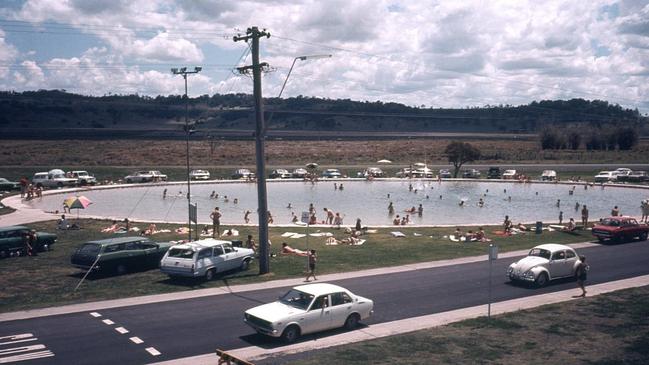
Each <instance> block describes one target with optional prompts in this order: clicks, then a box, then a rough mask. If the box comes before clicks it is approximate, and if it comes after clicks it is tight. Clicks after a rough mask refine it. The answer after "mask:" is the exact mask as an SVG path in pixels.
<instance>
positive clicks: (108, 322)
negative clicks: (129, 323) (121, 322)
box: [102, 319, 115, 326]
mask: <svg viewBox="0 0 649 365" xmlns="http://www.w3.org/2000/svg"><path fill="white" fill-rule="evenodd" d="M102 322H104V323H106V324H107V325H109V326H110V325H112V324H115V322H113V321H111V320H110V319H104V320H103V321H102Z"/></svg>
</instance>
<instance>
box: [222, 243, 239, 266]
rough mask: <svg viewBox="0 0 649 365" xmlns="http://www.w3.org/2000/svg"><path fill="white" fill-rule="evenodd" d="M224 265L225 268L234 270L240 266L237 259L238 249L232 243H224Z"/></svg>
mask: <svg viewBox="0 0 649 365" xmlns="http://www.w3.org/2000/svg"><path fill="white" fill-rule="evenodd" d="M223 252H224V254H223V267H224V268H225V270H233V269H236V268H237V267H239V265H240V264H239V260H237V251H235V250H234V248H233V247H232V245H230V244H227V243H226V244H223Z"/></svg>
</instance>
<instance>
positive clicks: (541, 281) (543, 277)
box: [534, 272, 548, 288]
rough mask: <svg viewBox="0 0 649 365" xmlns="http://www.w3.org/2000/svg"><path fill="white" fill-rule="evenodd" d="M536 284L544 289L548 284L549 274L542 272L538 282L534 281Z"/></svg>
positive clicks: (537, 279)
mask: <svg viewBox="0 0 649 365" xmlns="http://www.w3.org/2000/svg"><path fill="white" fill-rule="evenodd" d="M534 283H535V284H536V286H537V287H539V288H542V287H544V286H545V285H546V284H547V283H548V274H546V273H544V272H542V273H541V274H539V276H538V277H537V278H536V280H534Z"/></svg>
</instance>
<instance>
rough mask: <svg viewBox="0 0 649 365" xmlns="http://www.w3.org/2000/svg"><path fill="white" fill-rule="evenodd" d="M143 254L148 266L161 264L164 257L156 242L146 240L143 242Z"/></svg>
mask: <svg viewBox="0 0 649 365" xmlns="http://www.w3.org/2000/svg"><path fill="white" fill-rule="evenodd" d="M141 246H142V254H143V256H144V263H145V264H146V266H147V267H158V266H160V259H162V255H163V254H162V253H161V252H160V249H159V248H158V245H157V244H156V243H153V242H151V241H148V240H145V241H142V243H141Z"/></svg>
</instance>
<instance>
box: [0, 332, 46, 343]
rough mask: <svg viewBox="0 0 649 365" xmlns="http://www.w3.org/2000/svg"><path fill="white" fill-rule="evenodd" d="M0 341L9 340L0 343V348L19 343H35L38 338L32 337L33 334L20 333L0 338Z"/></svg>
mask: <svg viewBox="0 0 649 365" xmlns="http://www.w3.org/2000/svg"><path fill="white" fill-rule="evenodd" d="M1 340H9V341H6V342H0V346H4V345H11V344H14V343H20V342H28V341H36V340H38V338H36V337H34V334H32V333H21V334H19V335H11V336H2V337H0V341H1Z"/></svg>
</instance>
